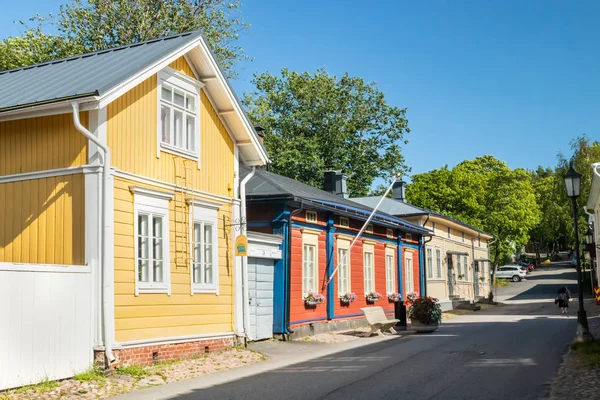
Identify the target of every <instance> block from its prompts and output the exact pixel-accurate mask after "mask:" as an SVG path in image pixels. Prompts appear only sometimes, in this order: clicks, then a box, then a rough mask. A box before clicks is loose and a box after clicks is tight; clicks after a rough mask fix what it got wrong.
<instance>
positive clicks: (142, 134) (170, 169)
mask: <svg viewBox="0 0 600 400" xmlns="http://www.w3.org/2000/svg"><path fill="white" fill-rule="evenodd" d="M171 66H172V67H173V68H175V69H177V70H179V71H183V72H184V73H186V74H188V75H190V74H191V75H190V76H192V77H193V73H192V72H191V68H190V67H189V65H188V64H187V61H185V59H184V58H180V59H179V60H176V61H175V62H174V63H173V64H172V65H171ZM156 85H157V77H156V76H152V77H151V78H148V79H147V80H145V81H144V82H142V83H140V84H139V85H138V86H136V87H135V88H133V89H132V90H130V91H129V92H127V93H126V94H125V95H123V96H121V97H120V98H119V99H117V100H115V101H114V102H112V103H111V104H109V105H108V107H107V108H108V110H107V117H108V120H107V133H108V143H109V146H110V148H111V150H112V159H113V163H114V165H115V166H116V167H117V168H119V169H121V170H124V171H128V172H132V173H134V174H137V175H141V176H144V177H149V178H154V179H157V180H160V181H165V182H170V183H178V182H176V179H175V175H176V172H182V171H184V167H183V164H182V163H181V161H182V160H185V161H184V162H185V163H186V164H187V166H188V167H189V168H190V169H189V171H188V178H187V180H188V181H189V182H191V184H190V186H193V187H194V188H196V189H198V190H202V191H205V192H208V193H213V194H217V195H221V196H227V197H231V196H232V195H233V190H232V188H233V174H234V171H233V151H234V144H233V140H232V139H231V137H230V136H229V134H228V133H227V130H226V128H225V126H224V125H223V123H222V121H221V120H220V118H219V115H218V114H217V112H216V111H215V110H214V108H213V107H212V105H211V103H210V101H209V100H208V97H207V96H206V94H205V93H204V92H203V91H201V93H200V124H199V127H198V136H199V137H198V138H197V139H199V140H198V143H200V158H201V162H200V168H198V163H197V162H196V161H195V160H189V159H183V158H182V157H178V156H175V155H172V154H170V153H165V152H161V153H160V158H157V157H156V150H157V115H158V114H157V113H158V104H157V102H158V99H157V88H156ZM131 149H136V151H134V152H132V151H131ZM176 169H177V171H176ZM118 196H119V197H118V198H119V199H123V198H122V197H121V196H123V193H120V194H119V195H118Z"/></svg>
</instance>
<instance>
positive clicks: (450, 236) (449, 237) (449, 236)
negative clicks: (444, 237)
mask: <svg viewBox="0 0 600 400" xmlns="http://www.w3.org/2000/svg"><path fill="white" fill-rule="evenodd" d="M451 238H452V235H451V234H450V227H448V239H451Z"/></svg>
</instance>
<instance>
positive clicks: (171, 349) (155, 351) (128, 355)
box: [94, 337, 235, 368]
mask: <svg viewBox="0 0 600 400" xmlns="http://www.w3.org/2000/svg"><path fill="white" fill-rule="evenodd" d="M234 344H235V343H234V338H233V337H230V338H220V339H206V340H197V341H189V342H183V343H169V344H151V345H141V346H138V347H128V348H122V349H114V350H113V354H114V356H115V357H116V359H117V361H116V362H114V363H113V364H112V365H111V368H115V367H117V366H127V365H132V364H135V365H140V366H148V365H152V364H154V363H156V362H157V361H169V360H180V359H187V358H193V357H196V356H198V355H202V354H207V353H214V352H220V351H223V350H226V349H227V348H229V347H231V346H233V345H234ZM94 360H95V361H96V363H98V361H100V362H102V361H105V356H104V351H94Z"/></svg>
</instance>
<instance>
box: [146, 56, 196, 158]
mask: <svg viewBox="0 0 600 400" xmlns="http://www.w3.org/2000/svg"><path fill="white" fill-rule="evenodd" d="M163 83H166V84H168V85H169V86H171V87H176V88H177V89H178V90H180V91H183V92H185V93H186V94H189V95H191V96H193V97H194V102H195V105H196V110H195V113H190V112H189V111H187V110H183V109H182V111H184V112H185V113H186V114H192V115H193V114H195V117H196V119H195V124H194V130H195V135H194V149H193V150H189V149H185V148H182V147H179V146H175V144H173V143H164V142H163V141H162V122H161V105H162V104H163V100H162V98H161V95H162V85H163ZM202 87H203V84H202V83H201V82H199V81H197V80H195V79H193V78H191V77H189V76H187V75H185V74H183V73H181V72H179V71H176V70H175V69H173V68H170V67H165V68H164V69H163V70H162V71H160V72H159V73H158V81H157V123H156V139H157V150H156V157H157V158H160V153H161V152H165V153H171V154H175V155H178V156H181V157H185V158H189V159H191V160H197V162H198V169H200V161H201V160H200V153H201V136H202V135H201V134H200V132H201V131H202V130H201V123H202V121H201V118H200V116H201V112H200V110H201V104H200V100H201V99H200V89H201V88H202ZM169 106H170V107H177V106H174V105H172V104H169ZM172 109H173V108H171V110H172ZM174 123H175V122H174V118H173V117H171V133H172V134H173V135H174V134H175V131H174V129H173V124H174ZM183 123H184V128H183V129H184V134H185V121H184V122H183Z"/></svg>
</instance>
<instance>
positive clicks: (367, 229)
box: [365, 224, 373, 233]
mask: <svg viewBox="0 0 600 400" xmlns="http://www.w3.org/2000/svg"><path fill="white" fill-rule="evenodd" d="M365 232H367V233H373V224H369V225H367V227H366V228H365Z"/></svg>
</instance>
